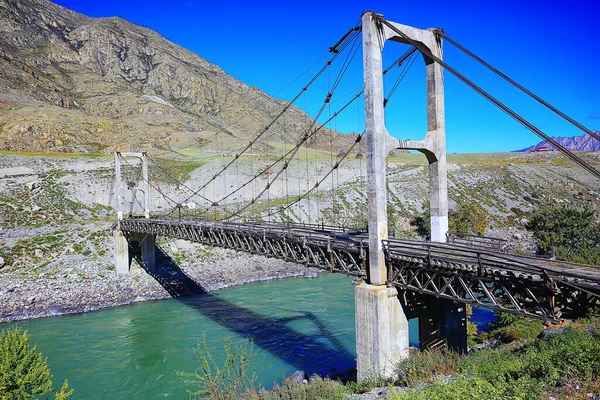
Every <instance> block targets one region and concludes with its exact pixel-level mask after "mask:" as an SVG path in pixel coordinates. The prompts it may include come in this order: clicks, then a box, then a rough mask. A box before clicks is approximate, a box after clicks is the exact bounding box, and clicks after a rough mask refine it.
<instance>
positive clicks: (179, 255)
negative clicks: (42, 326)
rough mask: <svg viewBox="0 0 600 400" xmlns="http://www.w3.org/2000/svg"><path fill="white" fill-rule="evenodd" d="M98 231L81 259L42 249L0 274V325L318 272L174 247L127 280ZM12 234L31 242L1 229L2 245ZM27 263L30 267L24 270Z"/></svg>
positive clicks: (242, 256) (265, 260) (173, 244)
mask: <svg viewBox="0 0 600 400" xmlns="http://www.w3.org/2000/svg"><path fill="white" fill-rule="evenodd" d="M79 228H80V229H81V227H79ZM90 228H92V227H87V229H90ZM99 228H100V229H98V231H91V232H92V233H94V232H99V234H97V235H98V236H99V237H100V239H99V240H98V241H99V243H96V244H97V245H98V247H102V249H101V250H100V251H97V252H96V253H94V254H88V255H85V254H81V252H78V253H76V252H75V250H74V249H73V246H71V247H66V248H57V247H54V248H53V249H51V250H54V252H52V251H51V250H50V252H48V253H46V252H44V251H43V250H40V249H37V250H38V251H34V256H33V257H26V256H24V259H18V262H17V263H15V264H16V265H15V264H13V266H7V267H5V268H3V270H2V273H0V323H1V322H9V321H19V320H24V319H32V318H41V317H50V316H56V315H63V314H77V313H84V312H89V311H93V310H98V309H101V308H107V307H116V306H122V305H126V304H131V303H135V302H140V301H146V300H159V299H167V298H171V297H179V296H182V295H188V294H195V293H201V292H211V291H214V290H218V289H222V288H226V287H229V286H237V285H243V284H246V283H250V282H257V281H266V280H272V279H282V278H289V277H299V276H304V277H307V278H313V277H316V276H317V274H318V270H317V269H314V268H306V267H304V266H302V265H297V264H293V263H286V262H282V261H279V260H275V259H269V258H266V257H262V256H258V255H248V254H242V253H236V252H234V251H230V250H225V249H216V248H208V247H205V246H202V245H197V244H193V243H188V242H184V241H171V242H168V243H163V244H162V246H161V249H162V250H163V252H164V253H165V254H166V255H167V256H168V258H166V257H162V259H161V260H159V261H160V262H159V266H158V268H157V271H156V273H154V274H152V275H150V274H148V273H147V272H146V271H144V270H143V269H142V268H141V267H140V266H139V265H138V264H137V262H136V261H133V262H132V265H131V270H130V274H129V275H117V273H116V271H115V269H114V266H113V255H112V250H111V249H108V248H106V247H108V245H110V238H109V237H108V232H107V231H106V226H100V227H99ZM46 230H47V231H48V232H45V234H46V235H49V236H50V237H56V236H57V235H60V232H56V230H54V229H52V228H47V229H46ZM31 233H34V234H35V235H36V236H35V237H38V236H39V235H40V232H37V231H36V232H31ZM13 236H14V238H12V240H13V241H14V240H21V241H22V240H23V238H24V237H27V236H26V235H24V232H15V230H0V240H2V241H4V242H9V241H11V237H13ZM17 238H18V239H17ZM38 247H42V246H38ZM13 248H14V245H13ZM17 252H18V250H17ZM85 253H87V252H85ZM13 254H14V253H13ZM36 256H37V257H36ZM27 264H29V267H26V266H24V265H27Z"/></svg>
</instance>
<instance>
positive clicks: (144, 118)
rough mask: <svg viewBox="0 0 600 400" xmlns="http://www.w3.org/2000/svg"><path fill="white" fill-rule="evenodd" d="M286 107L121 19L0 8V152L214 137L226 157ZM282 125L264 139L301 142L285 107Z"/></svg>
mask: <svg viewBox="0 0 600 400" xmlns="http://www.w3.org/2000/svg"><path fill="white" fill-rule="evenodd" d="M284 105H285V103H284V102H282V101H278V100H276V99H273V98H272V97H270V96H268V95H267V94H266V93H264V92H262V91H260V90H258V89H256V88H253V87H250V86H248V85H245V84H244V83H243V82H241V81H239V80H237V79H235V78H233V77H231V76H229V75H227V74H226V73H225V72H224V71H223V70H222V69H221V68H219V67H218V66H216V65H213V64H211V63H209V62H208V61H206V60H205V59H203V58H202V57H200V56H198V55H196V54H194V53H192V52H190V51H187V50H185V49H183V48H181V47H179V46H177V45H176V44H174V43H172V42H169V41H168V40H166V39H165V38H163V37H162V36H160V35H159V34H158V33H156V32H154V31H152V30H150V29H148V28H144V27H141V26H138V25H135V24H132V23H130V22H128V21H126V20H123V19H121V18H117V17H114V18H89V17H86V16H84V15H81V14H78V13H76V12H73V11H71V10H68V9H66V8H64V7H61V6H58V5H56V4H54V3H52V2H50V1H47V0H0V149H9V150H25V149H27V150H42V151H98V150H103V151H106V152H108V151H112V150H114V149H126V148H127V149H134V148H135V149H146V150H148V149H152V148H169V149H170V148H177V146H184V145H190V144H193V143H194V142H195V141H197V140H198V139H199V138H202V137H207V136H209V135H210V134H211V132H214V131H217V130H224V134H223V135H220V138H221V142H222V143H220V145H221V146H222V148H228V147H232V146H234V145H235V144H236V143H238V144H239V139H244V140H245V139H247V138H249V137H252V136H253V135H255V134H256V133H257V132H258V131H259V130H260V129H261V128H262V127H264V126H265V125H266V124H267V123H268V122H269V121H270V120H271V119H272V118H273V117H274V116H275V115H276V114H277V113H278V112H279V111H280V110H281V108H282V107H283V106H284ZM240 118H241V120H240ZM285 122H286V126H285V127H283V126H276V127H275V128H276V129H274V131H273V135H270V136H271V137H274V138H276V139H277V138H280V139H281V138H283V137H284V135H285V137H286V138H287V140H288V141H289V140H290V138H296V137H299V136H300V134H301V131H302V129H303V127H304V114H303V112H301V111H300V110H299V109H297V108H293V109H292V110H291V112H290V115H288V116H287V117H286V121H285ZM284 128H285V129H284ZM284 131H285V132H286V133H284ZM336 136H337V135H336ZM227 138H229V140H228V139H227ZM336 141H337V142H344V143H348V142H350V141H351V138H347V137H343V136H340V137H337V138H336ZM328 144H329V142H328ZM213 145H215V144H214V143H213Z"/></svg>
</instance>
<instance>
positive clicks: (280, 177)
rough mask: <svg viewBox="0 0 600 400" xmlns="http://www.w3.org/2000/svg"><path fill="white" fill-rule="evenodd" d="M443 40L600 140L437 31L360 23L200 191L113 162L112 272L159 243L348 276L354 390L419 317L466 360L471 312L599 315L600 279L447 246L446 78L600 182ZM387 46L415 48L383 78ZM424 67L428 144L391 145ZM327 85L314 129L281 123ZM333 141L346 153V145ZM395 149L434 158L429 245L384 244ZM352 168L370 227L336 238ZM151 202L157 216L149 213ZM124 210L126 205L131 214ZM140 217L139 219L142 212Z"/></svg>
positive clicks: (472, 243)
mask: <svg viewBox="0 0 600 400" xmlns="http://www.w3.org/2000/svg"><path fill="white" fill-rule="evenodd" d="M361 37H362V40H361ZM444 40H446V41H448V42H449V43H451V44H452V45H454V46H456V47H457V48H458V49H459V50H461V51H463V52H465V53H466V54H467V55H469V56H470V57H472V58H473V59H475V60H476V61H478V62H479V63H481V64H482V65H484V66H485V67H487V68H489V69H490V70H491V71H493V72H494V73H496V74H497V75H498V76H500V77H502V78H503V79H505V80H506V81H508V82H509V83H510V84H512V85H514V86H516V87H517V88H518V89H519V90H521V91H522V92H524V93H525V94H527V95H529V96H531V97H532V98H533V99H535V100H536V101H537V102H539V103H540V104H542V105H544V106H545V107H547V108H549V109H550V110H551V111H553V112H554V113H556V114H557V115H558V116H560V117H562V118H564V119H566V120H567V121H568V122H570V123H571V124H573V125H574V126H576V127H577V128H579V129H581V130H583V131H584V132H585V133H586V134H588V135H590V136H592V137H594V138H595V139H597V140H600V137H599V136H598V134H597V133H595V132H593V131H591V130H589V129H587V128H585V127H584V126H583V125H581V124H579V123H578V122H577V121H575V120H574V119H572V118H571V117H569V116H568V115H566V114H564V113H563V112H561V111H560V110H558V109H557V108H555V107H554V106H552V105H551V104H549V103H547V102H546V101H545V100H543V99H542V98H540V97H538V96H537V95H535V94H534V93H532V92H531V91H529V90H528V89H527V88H525V87H524V86H522V85H520V84H519V83H517V82H515V81H514V80H512V79H511V78H509V77H508V76H506V75H505V74H503V73H502V72H500V71H499V70H497V69H496V68H494V67H493V66H491V65H490V64H488V63H487V62H486V61H484V60H483V59H481V58H480V57H478V56H477V55H475V54H474V53H472V52H471V51H469V50H468V49H467V48H465V47H464V46H462V45H461V44H459V43H458V42H457V41H455V40H454V39H452V38H450V37H449V36H448V35H446V33H445V32H444V31H443V30H441V29H428V30H421V29H417V28H413V27H409V26H406V25H401V24H398V23H395V22H391V21H388V20H386V19H385V18H384V17H383V16H381V15H378V14H376V13H374V12H366V13H364V14H363V15H362V17H361V23H360V25H358V26H355V27H352V28H351V29H349V30H348V32H346V33H345V34H344V35H343V36H342V37H341V38H340V40H339V41H338V42H336V43H335V44H334V45H333V46H332V47H331V48H330V49H329V56H328V57H327V58H325V59H322V60H321V61H320V62H319V63H320V64H319V63H317V64H315V65H316V66H317V69H318V71H317V73H316V74H315V75H314V76H313V77H312V78H310V79H307V81H306V84H305V85H304V86H302V88H301V89H300V90H299V92H298V94H297V95H296V96H295V97H294V98H293V99H292V100H291V101H289V102H287V103H281V110H280V112H279V113H278V114H277V115H275V117H274V118H273V120H272V121H271V122H270V123H269V124H267V125H266V126H265V127H264V128H263V129H262V130H260V132H258V134H257V135H256V136H254V137H253V138H252V139H251V140H250V141H249V142H247V143H245V144H242V145H241V146H240V148H239V149H238V150H237V151H235V152H234V153H231V154H222V155H221V156H220V157H219V161H218V163H217V164H216V167H215V168H213V169H212V170H211V173H210V174H209V175H208V176H205V177H204V180H203V183H202V184H200V185H199V186H198V187H190V186H189V185H187V184H186V183H185V182H184V181H183V180H182V179H179V178H177V177H176V176H175V174H173V173H172V172H170V171H169V170H168V169H166V168H164V167H162V166H161V165H160V163H159V162H157V161H156V160H153V159H152V158H151V157H149V156H148V155H147V154H145V153H115V175H116V179H115V194H116V204H117V214H118V221H117V223H116V224H115V229H114V243H115V265H116V269H117V271H118V272H119V273H127V272H128V271H129V265H130V262H131V254H132V253H133V252H134V251H136V252H139V254H140V260H141V263H142V264H143V266H144V267H145V268H146V269H147V270H149V271H153V272H154V271H155V270H156V255H155V240H156V237H157V236H161V237H166V238H173V239H184V240H188V241H192V242H196V243H201V244H205V245H210V246H218V247H224V248H228V249H233V250H237V251H242V252H247V253H253V254H261V255H264V256H267V257H274V258H278V259H281V260H285V261H292V262H295V263H299V264H303V265H306V266H312V267H317V268H321V269H324V270H327V271H330V272H338V273H344V274H347V275H351V276H354V277H356V283H357V284H356V286H355V299H356V300H355V308H356V338H357V340H356V342H357V371H358V379H365V378H367V377H368V376H370V374H372V373H378V374H382V375H389V374H390V373H391V372H392V368H393V364H394V362H396V361H398V360H399V359H400V358H402V357H406V356H407V355H408V322H407V321H408V319H411V318H415V317H418V318H419V339H420V343H421V346H439V345H447V346H448V347H450V348H453V349H457V350H459V351H464V350H465V349H466V338H467V336H466V307H465V305H466V304H471V305H474V306H477V307H484V308H489V309H492V310H497V311H503V312H510V313H514V314H520V315H524V316H529V317H533V318H540V319H543V320H547V321H557V320H559V319H561V318H565V317H569V316H570V315H575V314H577V313H578V312H581V309H582V308H587V307H593V306H594V305H595V304H597V301H598V297H600V269H597V268H594V267H591V266H585V265H575V264H569V263H565V262H560V261H552V260H548V259H538V258H533V257H525V256H518V255H514V254H508V253H503V252H501V251H499V249H498V248H497V247H495V246H494V245H493V244H494V243H493V242H494V241H493V240H492V239H485V238H473V239H472V240H448V239H452V235H451V234H449V233H448V195H447V190H448V189H447V186H448V185H447V171H446V134H445V113H444V76H443V74H444V71H447V72H449V73H451V74H452V75H454V76H455V77H456V78H458V80H460V81H462V82H464V83H465V84H466V85H467V86H469V87H471V88H472V89H474V90H475V91H476V92H477V93H479V94H480V95H482V96H483V97H484V98H486V99H487V100H489V101H490V102H491V103H492V104H494V105H495V106H497V107H498V108H500V109H501V110H502V111H503V112H505V113H507V114H508V115H509V116H510V117H512V118H514V119H515V120H516V121H517V122H519V123H520V124H521V125H523V126H524V127H526V128H527V129H529V130H530V131H532V132H533V133H535V134H536V135H538V136H540V137H541V138H543V139H544V140H546V141H547V142H548V143H550V144H551V145H553V146H554V147H555V148H556V149H557V150H559V151H561V152H562V153H563V154H564V155H566V156H567V157H568V158H569V159H570V160H572V161H573V162H575V163H576V164H578V165H579V166H581V167H582V168H584V169H585V170H586V171H588V172H589V173H591V174H592V175H594V176H595V177H598V178H600V171H598V170H597V169H596V168H595V167H593V166H592V165H590V164H589V163H588V162H586V161H585V160H583V159H582V158H581V157H579V156H578V155H576V154H573V153H572V152H570V151H568V150H567V149H565V148H564V147H563V146H561V145H560V143H558V142H556V141H555V140H553V139H552V138H551V137H550V136H548V135H547V134H546V133H544V132H543V131H541V130H540V129H539V128H538V127H536V126H535V125H533V124H532V123H531V122H529V121H528V120H526V119H525V118H523V117H522V116H521V115H519V114H518V113H517V112H515V111H514V110H512V109H510V108H509V107H508V106H506V105H505V104H504V103H502V102H500V101H499V100H498V99H496V98H495V97H493V96H492V95H491V94H489V93H488V92H486V91H485V90H483V89H482V88H481V87H480V86H478V85H476V84H475V83H474V82H473V81H471V80H469V79H468V78H467V77H466V76H464V75H463V74H461V73H460V72H459V71H458V70H457V69H455V68H454V67H453V66H452V65H450V64H449V63H448V62H447V61H445V60H444V59H443V55H442V42H443V41H444ZM387 41H394V42H399V43H402V44H405V45H408V46H409V49H408V50H407V51H406V52H405V53H404V54H402V55H401V56H400V57H399V58H397V59H396V60H395V61H394V62H393V63H391V65H390V66H388V67H387V68H385V69H384V68H383V65H382V51H383V48H384V44H385V43H386V42H387ZM361 43H362V46H361ZM361 47H362V54H363V63H362V66H363V68H362V69H363V74H364V82H363V85H361V87H360V88H359V89H357V90H355V91H354V92H350V93H345V94H343V95H340V94H339V93H338V89H339V87H340V84H341V82H342V79H343V78H344V77H345V76H346V73H347V71H348V70H349V68H350V67H351V65H352V62H353V60H354V59H355V56H356V54H357V53H358V50H359V49H360V48H361ZM419 55H420V56H421V57H422V58H423V60H424V62H425V72H426V94H427V133H426V135H425V138H424V139H423V140H397V139H394V138H393V137H392V136H390V135H389V134H388V132H387V129H386V125H385V118H384V113H385V109H386V106H388V105H389V100H390V98H391V97H392V95H393V94H394V92H395V91H396V89H397V88H398V87H399V84H400V83H401V82H402V79H403V78H404V77H405V76H406V73H407V72H408V70H409V69H410V67H411V66H412V65H413V63H414V62H415V60H416V59H417V58H418V57H419ZM333 66H337V71H338V74H337V76H336V77H335V78H334V79H333V80H332V79H331V73H330V72H329V70H331V69H332V68H333ZM396 69H399V70H400V72H399V73H398V76H397V78H396V80H395V81H394V82H393V84H392V85H391V86H390V88H391V89H390V90H388V92H387V94H386V93H385V91H384V87H383V79H384V76H386V75H387V74H388V73H390V72H391V71H393V70H396ZM303 75H305V74H303ZM303 75H301V76H303ZM326 75H327V77H328V79H327V81H328V82H327V83H328V84H327V91H326V94H325V96H324V100H323V102H322V105H321V106H320V108H319V110H318V111H317V112H316V113H315V114H313V115H310V117H309V116H307V113H306V112H305V113H304V115H305V118H304V124H302V125H301V126H298V124H296V125H294V126H290V125H289V124H286V114H288V113H290V112H298V108H297V107H296V106H297V105H296V103H297V102H300V101H301V100H302V99H303V98H304V100H305V99H306V92H307V91H308V90H309V89H311V87H312V86H313V85H314V84H315V82H317V81H318V80H319V79H320V78H322V77H323V76H326ZM361 98H362V99H363V101H364V103H363V104H364V130H363V129H361V127H360V117H361V115H360V114H361V112H360V106H359V107H358V114H359V115H358V119H359V123H358V124H357V126H358V129H357V131H356V133H355V134H353V135H348V136H347V139H346V140H345V141H343V143H345V144H346V146H347V147H345V148H343V149H342V150H340V149H339V147H334V141H336V140H337V138H338V137H337V136H336V126H337V122H336V121H337V118H338V116H340V115H343V114H344V113H349V112H352V111H351V110H352V109H354V108H353V106H352V105H353V104H354V105H356V104H360V102H359V100H360V99H361ZM305 104H306V101H305ZM338 104H341V105H340V106H337V105H338ZM336 106H337V107H336ZM332 107H333V110H332ZM305 111H306V110H305ZM246 117H247V116H242V117H241V118H246ZM323 120H324V122H318V121H323ZM225 135H226V132H225V130H224V131H219V132H216V133H215V134H214V135H213V136H211V137H209V138H205V139H206V140H205V141H207V142H212V143H213V144H214V147H213V150H214V151H215V152H216V153H217V154H221V153H227V151H228V150H220V149H219V148H218V145H219V143H220V141H221V139H222V138H223V137H224V136H225ZM274 137H284V138H285V139H284V143H283V146H279V147H280V148H279V150H278V151H277V150H275V149H273V146H272V144H270V143H272V142H269V141H270V140H271V141H272V140H273V138H274ZM363 138H364V139H366V140H363ZM318 140H321V142H322V143H327V142H329V143H330V151H329V154H327V152H326V151H321V155H320V157H321V160H320V161H319V160H318V157H317V156H315V155H314V154H313V152H312V151H311V152H310V153H309V146H310V144H311V143H315V142H316V141H318ZM365 142H366V144H365ZM335 143H336V146H339V140H337V141H336V142H335ZM281 147H283V148H281ZM392 149H404V150H407V149H408V150H416V151H418V152H421V153H423V154H424V155H425V157H426V159H427V162H428V181H429V204H430V222H431V241H414V240H406V239H401V238H396V237H394V236H393V235H390V232H389V230H388V207H387V196H388V189H387V181H386V180H387V176H386V157H387V156H388V153H389V152H390V150H392ZM257 154H258V156H257ZM354 154H355V156H353V155H354ZM363 155H365V156H366V157H365V158H366V162H365V166H364V174H363ZM303 156H304V158H303ZM323 159H325V161H323ZM136 160H137V161H136ZM344 163H346V164H347V163H354V164H355V166H356V164H358V167H359V168H358V170H359V174H358V175H359V176H357V177H356V181H355V183H356V184H355V185H354V186H353V187H354V189H355V190H357V191H359V192H362V195H363V196H364V197H365V198H366V201H365V202H363V203H359V204H357V205H356V208H357V209H358V208H361V209H364V210H363V211H365V215H366V219H365V221H364V222H368V223H367V224H362V226H361V224H354V226H351V227H350V226H340V224H339V221H338V220H336V216H337V214H336V205H337V206H338V207H339V204H340V202H341V201H344V200H343V198H342V197H343V194H342V193H341V187H340V184H339V173H340V172H339V171H340V166H341V165H342V164H344ZM324 165H325V166H326V167H324ZM240 169H241V171H240ZM132 171H137V172H135V173H134V172H132ZM132 174H133V175H135V174H137V175H136V176H133V175H132ZM159 176H160V179H158V178H159ZM169 180H170V181H171V182H170V183H167V182H168V181H169ZM127 189H129V190H127ZM365 191H366V193H364V192H365ZM154 198H158V199H159V200H160V202H161V204H160V205H159V204H156V203H157V202H156V201H154V204H151V203H152V202H153V199H154ZM162 203H164V204H162ZM126 204H129V205H130V206H131V207H130V210H129V211H128V210H126V207H125V205H126ZM134 206H135V207H134ZM134 208H136V209H137V210H138V211H140V212H139V213H136V212H134ZM142 213H143V214H142ZM326 213H329V215H328V216H325V215H324V214H326ZM127 214H129V215H127ZM134 214H142V215H134ZM326 222H327V223H326ZM365 225H366V226H365ZM454 239H456V238H454Z"/></svg>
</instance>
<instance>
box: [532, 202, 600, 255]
mask: <svg viewBox="0 0 600 400" xmlns="http://www.w3.org/2000/svg"><path fill="white" fill-rule="evenodd" d="M525 227H526V228H527V230H528V231H530V232H532V233H533V238H534V239H535V241H536V243H537V245H538V254H540V255H548V254H551V253H552V247H553V246H554V247H555V250H556V255H558V256H559V257H560V258H562V259H564V260H566V261H572V262H584V263H597V261H598V260H599V258H600V251H599V249H598V244H599V243H600V228H599V227H598V224H597V223H596V222H595V215H594V213H593V212H592V211H591V210H588V209H581V208H575V207H547V208H542V209H540V210H538V211H536V212H535V213H533V214H532V216H531V218H530V220H529V222H528V223H527V225H526V226H525Z"/></svg>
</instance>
